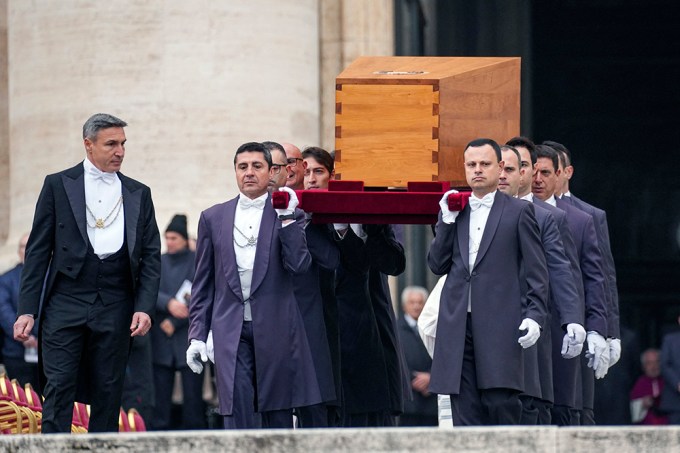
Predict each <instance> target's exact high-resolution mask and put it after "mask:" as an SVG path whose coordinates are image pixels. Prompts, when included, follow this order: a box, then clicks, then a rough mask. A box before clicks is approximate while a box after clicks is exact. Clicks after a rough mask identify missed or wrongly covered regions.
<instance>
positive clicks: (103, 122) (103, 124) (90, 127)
mask: <svg viewBox="0 0 680 453" xmlns="http://www.w3.org/2000/svg"><path fill="white" fill-rule="evenodd" d="M125 126H127V123H126V122H125V121H123V120H121V119H120V118H116V117H115V116H113V115H109V114H108V113H95V114H94V115H92V116H91V117H89V118H88V119H87V121H85V124H83V139H86V138H87V139H90V140H91V141H95V140H96V139H97V134H98V133H99V131H100V130H102V129H108V128H110V127H125Z"/></svg>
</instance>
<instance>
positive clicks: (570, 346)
mask: <svg viewBox="0 0 680 453" xmlns="http://www.w3.org/2000/svg"><path fill="white" fill-rule="evenodd" d="M584 341H586V329H584V328H583V326H582V325H581V324H576V323H570V324H567V333H566V334H565V335H564V338H563V339H562V357H564V358H565V359H573V358H574V357H578V356H579V355H581V351H583V342H584Z"/></svg>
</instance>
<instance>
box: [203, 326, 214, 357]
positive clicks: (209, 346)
mask: <svg viewBox="0 0 680 453" xmlns="http://www.w3.org/2000/svg"><path fill="white" fill-rule="evenodd" d="M205 353H206V354H207V355H208V359H210V361H211V362H212V363H215V344H214V343H213V336H212V330H210V332H208V339H207V340H205Z"/></svg>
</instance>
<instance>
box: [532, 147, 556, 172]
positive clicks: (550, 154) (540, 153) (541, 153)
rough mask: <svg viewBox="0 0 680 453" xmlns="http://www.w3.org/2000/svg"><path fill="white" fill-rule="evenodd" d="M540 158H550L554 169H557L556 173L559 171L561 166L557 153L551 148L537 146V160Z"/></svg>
mask: <svg viewBox="0 0 680 453" xmlns="http://www.w3.org/2000/svg"><path fill="white" fill-rule="evenodd" d="M540 157H545V158H548V159H550V160H551V161H552V163H553V167H555V172H557V170H559V168H560V165H559V163H558V162H557V159H558V157H557V151H555V150H554V149H552V148H551V147H550V146H547V145H536V159H538V158H540Z"/></svg>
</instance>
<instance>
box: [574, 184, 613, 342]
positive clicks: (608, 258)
mask: <svg viewBox="0 0 680 453" xmlns="http://www.w3.org/2000/svg"><path fill="white" fill-rule="evenodd" d="M562 199H563V200H566V201H567V202H571V204H572V205H574V206H575V207H577V208H579V209H580V210H582V211H584V212H586V213H588V214H590V215H591V216H593V220H594V222H595V232H596V233H597V243H598V245H599V246H600V251H601V252H602V265H603V269H604V272H605V285H606V286H605V289H606V291H607V296H608V297H607V302H608V303H607V330H608V332H607V336H609V337H612V338H621V329H620V327H619V318H620V316H619V291H618V289H617V286H616V267H615V265H614V257H613V256H612V248H611V244H610V241H609V226H608V224H607V213H606V212H604V211H603V210H602V209H599V208H596V207H595V206H593V205H590V204H588V203H586V202H585V201H583V200H581V199H580V198H578V197H576V196H575V195H573V194H572V195H571V196H568V197H562Z"/></svg>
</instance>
